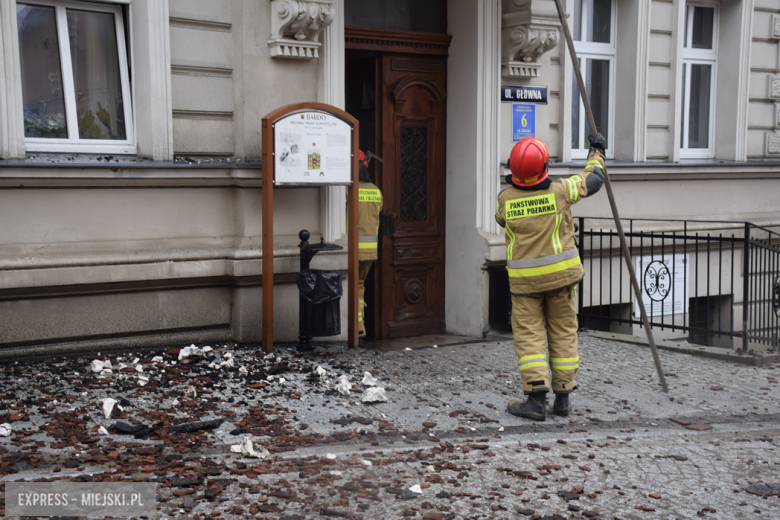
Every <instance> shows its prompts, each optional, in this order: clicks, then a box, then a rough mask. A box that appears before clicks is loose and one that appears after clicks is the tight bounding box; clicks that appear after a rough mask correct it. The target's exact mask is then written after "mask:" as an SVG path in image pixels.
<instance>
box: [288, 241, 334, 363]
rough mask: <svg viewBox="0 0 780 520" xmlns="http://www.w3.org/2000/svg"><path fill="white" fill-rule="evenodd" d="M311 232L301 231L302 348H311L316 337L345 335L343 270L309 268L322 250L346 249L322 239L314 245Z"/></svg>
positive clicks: (299, 323) (300, 312)
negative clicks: (309, 240)
mask: <svg viewBox="0 0 780 520" xmlns="http://www.w3.org/2000/svg"><path fill="white" fill-rule="evenodd" d="M309 236H310V235H309V232H308V231H306V230H303V231H301V232H300V233H299V234H298V237H299V238H300V239H301V243H300V244H299V246H298V247H300V248H301V271H300V272H299V273H298V279H297V284H298V292H299V293H300V298H299V301H300V304H299V320H298V341H299V345H298V349H299V350H311V348H313V345H312V338H319V337H325V336H337V335H339V334H341V295H342V283H341V272H339V271H326V270H321V269H309V263H310V262H311V259H312V257H314V255H316V254H317V253H319V252H321V251H338V250H340V249H344V248H343V247H341V246H339V245H337V244H329V243H326V242H323V241H322V240H321V241H320V243H319V244H314V245H311V244H309V242H308V239H309Z"/></svg>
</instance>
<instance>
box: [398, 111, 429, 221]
mask: <svg viewBox="0 0 780 520" xmlns="http://www.w3.org/2000/svg"><path fill="white" fill-rule="evenodd" d="M427 219H428V128H426V127H424V126H402V127H401V221H402V222H424V221H426V220H427Z"/></svg>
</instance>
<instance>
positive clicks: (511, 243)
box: [504, 225, 515, 260]
mask: <svg viewBox="0 0 780 520" xmlns="http://www.w3.org/2000/svg"><path fill="white" fill-rule="evenodd" d="M504 229H506V234H507V235H509V245H508V246H506V259H507V260H511V259H512V248H514V245H515V234H514V232H513V231H512V230H511V229H510V228H509V225H507V226H506V227H505V228H504Z"/></svg>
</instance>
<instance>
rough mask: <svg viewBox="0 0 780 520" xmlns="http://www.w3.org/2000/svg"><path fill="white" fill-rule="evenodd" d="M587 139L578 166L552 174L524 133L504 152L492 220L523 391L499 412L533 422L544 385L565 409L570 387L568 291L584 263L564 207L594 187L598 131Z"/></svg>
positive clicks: (600, 164) (543, 406)
mask: <svg viewBox="0 0 780 520" xmlns="http://www.w3.org/2000/svg"><path fill="white" fill-rule="evenodd" d="M589 139H590V143H591V147H590V153H589V154H588V162H587V165H586V167H585V171H584V172H583V173H582V174H580V175H573V176H571V177H569V178H568V179H556V180H552V179H548V178H547V174H548V169H549V161H550V153H549V151H548V149H547V145H546V144H545V143H544V142H543V141H541V140H539V139H536V138H534V137H526V138H524V139H523V140H522V141H520V142H519V143H517V144H516V145H515V147H514V148H513V149H512V153H511V154H510V156H509V169H510V170H511V172H512V174H511V176H508V179H507V182H509V184H510V185H511V187H509V188H507V189H505V190H504V191H502V192H501V193H499V194H498V208H497V209H496V221H497V222H498V224H499V225H500V226H501V227H503V228H505V230H506V250H507V251H506V258H507V262H506V263H507V270H508V271H509V285H510V291H511V293H512V335H513V336H514V346H515V353H516V354H517V357H518V359H519V361H520V375H521V377H522V378H523V393H524V394H525V395H527V396H528V398H527V400H526V401H525V402H522V401H511V402H510V403H509V405H508V406H507V411H508V412H509V413H511V414H513V415H517V416H519V417H524V418H527V419H533V420H536V421H543V420H545V419H546V418H547V393H548V392H549V391H550V389H552V391H553V393H554V394H555V402H554V403H553V413H555V414H556V415H561V416H565V415H568V414H569V411H570V409H571V406H570V404H569V393H570V392H572V391H573V390H574V389H576V388H577V383H576V377H577V370H578V368H579V360H580V358H579V353H578V346H577V309H576V307H575V295H576V290H577V284H578V283H579V281H580V279H582V277H583V275H584V273H585V270H584V269H583V267H582V264H581V262H580V255H579V251H578V250H577V246H576V244H575V242H574V221H573V219H572V216H571V206H572V205H573V204H575V203H577V202H578V201H580V200H582V199H584V198H585V197H590V196H591V195H593V194H594V193H596V192H597V191H599V189H601V185H602V183H603V182H604V173H603V171H604V149H605V147H606V142H605V140H604V137H602V136H601V134H599V135H597V136H590V138H589ZM545 341H546V342H547V346H548V348H547V349H545ZM548 351H549V355H548ZM550 373H552V377H550Z"/></svg>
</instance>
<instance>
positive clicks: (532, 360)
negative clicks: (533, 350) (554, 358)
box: [520, 354, 547, 370]
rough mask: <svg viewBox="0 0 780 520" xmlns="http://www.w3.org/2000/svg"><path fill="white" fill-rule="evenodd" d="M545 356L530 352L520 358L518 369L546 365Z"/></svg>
mask: <svg viewBox="0 0 780 520" xmlns="http://www.w3.org/2000/svg"><path fill="white" fill-rule="evenodd" d="M546 366H547V356H546V355H545V354H531V355H530V356H523V357H521V358H520V370H523V369H525V368H533V367H546Z"/></svg>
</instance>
